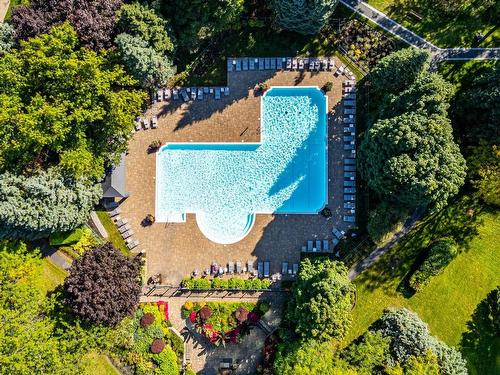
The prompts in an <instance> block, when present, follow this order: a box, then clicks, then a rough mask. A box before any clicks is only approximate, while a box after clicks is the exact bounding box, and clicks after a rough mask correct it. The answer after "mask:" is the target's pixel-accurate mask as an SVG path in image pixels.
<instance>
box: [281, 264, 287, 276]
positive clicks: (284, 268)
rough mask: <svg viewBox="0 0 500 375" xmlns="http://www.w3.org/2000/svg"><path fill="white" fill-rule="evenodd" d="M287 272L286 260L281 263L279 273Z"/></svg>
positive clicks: (284, 273)
mask: <svg viewBox="0 0 500 375" xmlns="http://www.w3.org/2000/svg"><path fill="white" fill-rule="evenodd" d="M287 273H288V262H283V263H281V274H282V275H286V274H287Z"/></svg>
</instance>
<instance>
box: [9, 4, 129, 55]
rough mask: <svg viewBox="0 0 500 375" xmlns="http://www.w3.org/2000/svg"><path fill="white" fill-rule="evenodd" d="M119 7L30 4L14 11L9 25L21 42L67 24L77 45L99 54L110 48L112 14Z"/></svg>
mask: <svg viewBox="0 0 500 375" xmlns="http://www.w3.org/2000/svg"><path fill="white" fill-rule="evenodd" d="M121 4H122V0H106V1H100V0H30V1H29V4H27V5H23V6H19V7H16V8H15V9H14V11H13V13H12V24H13V25H14V27H15V29H16V38H17V39H21V40H24V39H28V38H30V37H34V36H36V35H38V34H41V33H45V32H47V31H48V30H49V29H50V28H51V27H52V26H54V25H59V24H61V23H63V22H65V21H69V22H70V23H71V25H72V26H73V27H74V28H75V30H76V32H77V34H78V38H79V40H80V43H81V44H82V45H84V46H85V47H87V48H91V49H93V50H95V51H99V50H101V49H103V48H109V47H111V42H112V40H113V35H114V27H115V18H116V17H115V11H116V10H117V9H118V8H119V7H120V6H121Z"/></svg>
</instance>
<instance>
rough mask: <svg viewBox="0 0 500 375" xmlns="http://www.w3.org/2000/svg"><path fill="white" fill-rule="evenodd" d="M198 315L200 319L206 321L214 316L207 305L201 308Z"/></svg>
mask: <svg viewBox="0 0 500 375" xmlns="http://www.w3.org/2000/svg"><path fill="white" fill-rule="evenodd" d="M198 314H199V316H200V319H201V320H203V321H205V320H207V319H208V318H210V316H211V315H212V309H211V308H210V307H208V306H206V305H205V306H203V307H202V308H201V310H200V311H199V312H198Z"/></svg>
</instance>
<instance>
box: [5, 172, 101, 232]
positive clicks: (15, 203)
mask: <svg viewBox="0 0 500 375" xmlns="http://www.w3.org/2000/svg"><path fill="white" fill-rule="evenodd" d="M101 195H102V190H101V187H100V185H93V186H89V185H88V184H87V183H83V182H80V181H78V180H77V181H74V180H71V179H68V178H64V177H62V176H61V175H60V174H59V173H57V171H55V170H48V171H43V172H40V173H39V174H36V175H33V176H31V177H25V176H22V175H19V176H16V175H13V174H11V173H8V172H7V173H3V174H0V238H22V239H29V240H33V239H38V238H43V237H47V236H48V235H50V234H51V233H54V232H66V231H69V230H72V229H74V228H76V227H77V226H79V225H81V224H83V223H84V222H85V221H86V220H87V218H88V215H89V213H90V211H91V210H92V208H93V207H94V205H95V204H96V203H97V201H98V200H99V198H100V196H101Z"/></svg>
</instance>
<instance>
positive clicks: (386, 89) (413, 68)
mask: <svg viewBox="0 0 500 375" xmlns="http://www.w3.org/2000/svg"><path fill="white" fill-rule="evenodd" d="M430 61H431V55H430V53H429V52H427V51H424V50H421V49H417V48H405V49H402V50H399V51H396V52H393V53H391V54H390V55H388V56H386V57H384V58H383V59H381V60H380V61H379V62H378V63H377V65H375V67H374V68H373V70H372V71H371V72H370V74H369V75H368V76H367V80H368V81H369V82H370V84H371V89H370V93H371V94H373V96H374V98H372V99H374V100H375V101H376V100H377V99H380V98H381V97H383V96H385V95H387V94H389V93H390V94H398V93H400V92H403V91H404V90H406V89H407V88H408V87H410V86H411V85H412V84H413V83H414V82H415V81H416V80H417V78H418V77H419V76H420V75H421V74H422V73H423V72H427V71H428V70H429V67H430Z"/></svg>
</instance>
